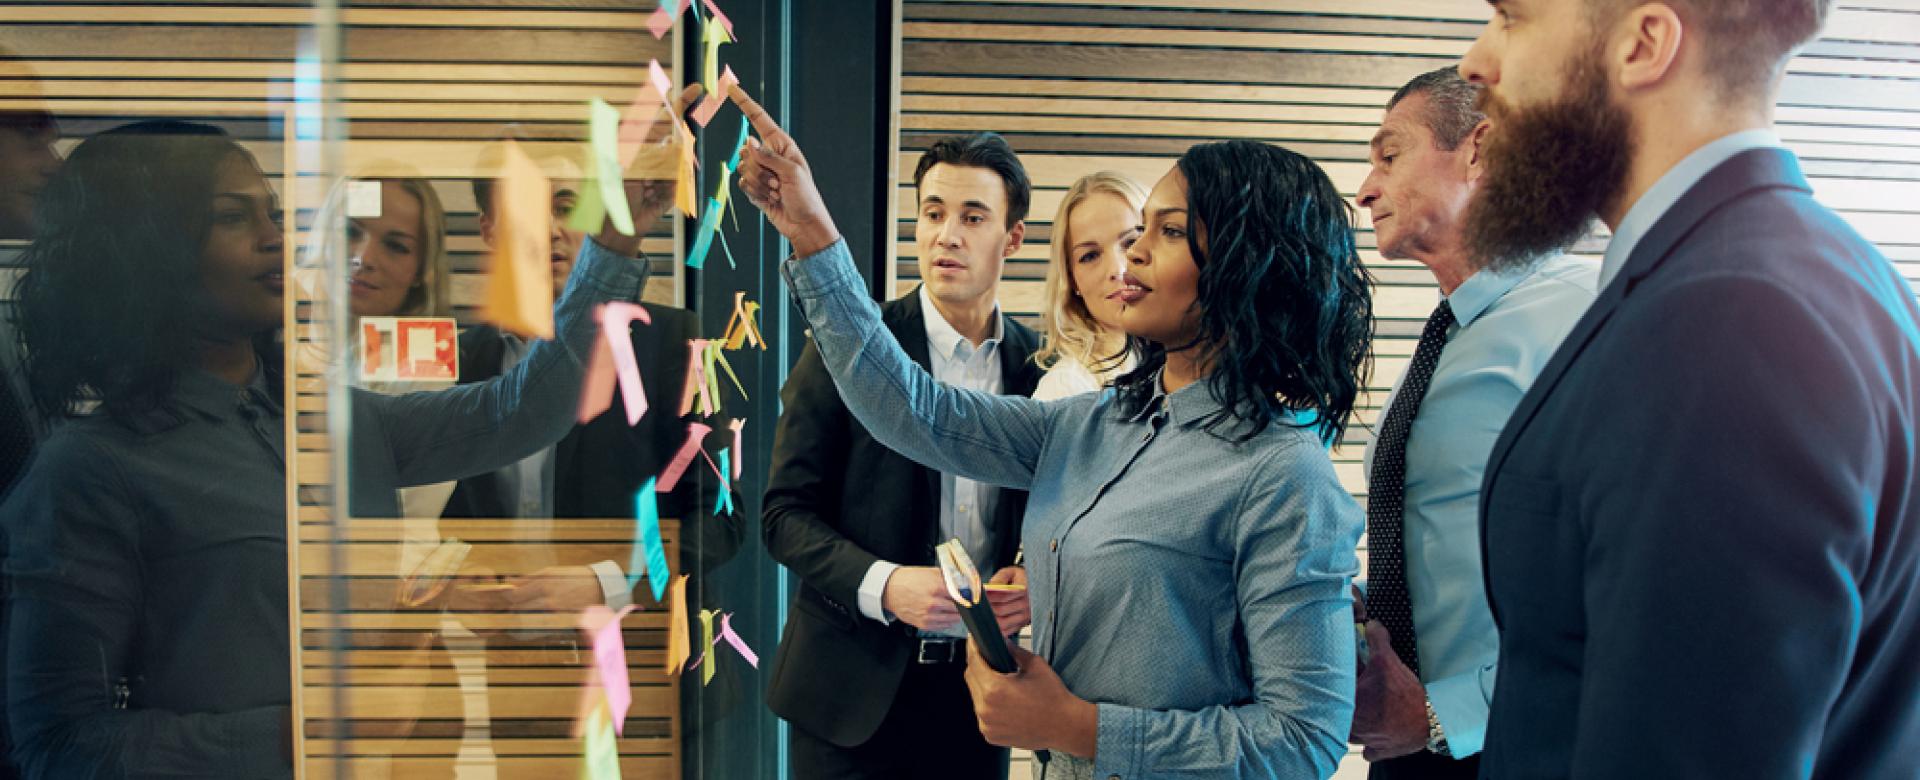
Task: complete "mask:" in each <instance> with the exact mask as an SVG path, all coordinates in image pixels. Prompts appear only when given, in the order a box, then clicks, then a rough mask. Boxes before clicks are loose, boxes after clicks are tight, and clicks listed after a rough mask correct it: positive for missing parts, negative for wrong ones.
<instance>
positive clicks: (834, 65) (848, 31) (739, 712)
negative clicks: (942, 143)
mask: <svg viewBox="0 0 1920 780" xmlns="http://www.w3.org/2000/svg"><path fill="white" fill-rule="evenodd" d="M721 7H722V9H723V10H724V11H725V12H726V13H727V15H728V17H729V18H731V19H732V20H733V23H734V29H735V31H736V34H737V35H738V37H739V42H738V43H734V44H729V45H726V46H723V47H721V61H722V62H724V63H725V64H727V65H730V66H731V67H732V68H733V70H734V72H735V73H736V74H738V75H739V77H740V79H741V83H742V85H743V86H745V87H746V89H747V90H748V91H749V92H750V93H752V94H753V95H754V96H755V98H756V99H758V100H759V101H760V102H761V104H762V105H764V106H766V107H767V110H768V111H769V112H770V113H772V114H773V116H774V117H775V118H776V119H777V120H779V121H780V122H781V123H782V125H783V126H784V127H786V128H787V130H788V131H789V132H790V133H792V134H793V136H794V137H795V138H796V139H797V140H798V141H799V143H800V145H801V148H803V149H805V150H806V153H807V158H808V161H809V162H810V163H811V164H812V166H813V169H814V174H815V177H816V179H817V180H818V181H819V184H820V190H821V193H822V194H823V196H824V197H825V199H826V203H827V206H828V207H829V208H831V209H832V211H833V216H834V220H835V222H836V224H837V225H838V226H839V228H840V230H841V232H842V233H843V234H844V235H845V236H846V238H847V242H848V244H849V245H850V248H851V249H852V250H853V253H854V257H855V258H857V259H858V261H859V262H860V264H861V270H862V272H863V273H864V274H865V275H866V276H867V278H868V280H869V282H870V284H871V285H872V286H873V289H875V290H876V292H878V291H879V288H880V286H881V285H883V284H884V283H885V279H886V274H885V271H884V268H883V266H884V264H885V262H886V252H885V247H886V245H885V244H884V243H881V241H882V240H883V239H882V236H883V228H884V227H885V225H884V223H885V220H886V211H885V205H886V202H885V201H884V200H882V198H884V197H888V196H890V195H891V192H890V190H889V188H888V186H887V181H886V176H887V159H886V158H887V154H888V144H887V135H888V133H889V127H888V112H889V106H890V103H891V97H890V95H891V91H892V83H891V81H892V75H891V63H892V56H893V55H892V51H891V41H892V29H893V27H892V26H893V24H894V20H893V18H892V17H893V3H892V2H891V0H870V1H869V2H853V1H841V0H836V1H835V2H820V1H819V0H721ZM690 29H691V28H690ZM687 37H688V40H687V48H686V50H685V51H684V52H683V55H684V57H685V60H684V61H685V62H686V63H688V65H689V67H692V68H695V70H693V71H692V72H693V73H696V74H697V73H698V72H699V71H698V69H697V68H698V67H699V65H700V58H701V57H702V56H704V52H703V51H702V50H701V48H700V47H699V41H698V38H697V36H695V35H689V36H687ZM742 121H743V118H742V116H741V115H740V112H739V111H738V110H736V109H734V108H732V107H728V108H727V109H726V110H723V111H722V112H721V113H720V115H719V116H718V117H717V118H716V119H715V120H714V121H713V123H712V124H710V125H708V127H707V128H706V129H705V130H703V131H701V132H700V136H701V148H700V159H701V169H700V177H699V179H700V203H701V208H703V209H704V208H705V204H706V198H707V196H709V195H711V194H713V192H714V191H715V187H716V186H717V178H716V177H717V175H718V173H719V169H720V165H721V163H723V162H725V161H726V160H727V158H728V157H730V156H731V155H732V153H733V149H732V146H733V142H734V140H735V139H737V138H738V137H739V132H740V123H741V122H742ZM730 186H731V185H730ZM733 195H734V198H735V204H736V206H737V207H738V208H739V211H738V220H737V224H738V226H739V227H738V229H735V228H734V225H735V224H736V220H735V219H734V218H733V217H728V218H727V219H725V220H723V221H722V224H721V232H722V234H723V235H724V236H725V237H726V243H727V245H728V246H729V247H731V249H732V254H733V258H734V260H735V262H736V265H735V266H733V267H729V266H728V263H727V260H726V256H725V254H724V253H722V252H720V251H719V248H718V246H717V245H716V247H715V249H714V252H713V254H711V255H709V256H708V258H707V261H706V267H705V268H704V269H703V270H700V271H692V270H691V269H690V270H689V272H688V287H687V290H688V295H687V302H688V305H689V306H690V307H692V308H694V309H696V310H697V311H699V312H700V320H701V323H702V325H703V327H704V328H705V329H706V333H707V335H708V336H711V337H718V336H719V335H720V333H721V329H722V328H724V327H725V325H726V322H727V319H728V317H729V316H730V315H731V313H732V310H733V296H734V293H735V292H736V291H744V292H745V293H746V294H747V297H748V298H749V299H751V300H755V301H758V302H760V304H761V306H762V315H761V316H762V320H761V326H762V329H763V332H764V333H765V334H766V335H767V337H768V338H769V340H770V346H771V348H770V349H768V350H767V351H765V352H759V351H741V352H733V353H729V359H730V361H731V362H732V365H733V368H734V370H735V371H736V372H737V373H738V374H739V377H740V382H741V384H742V385H744V386H745V387H746V390H747V392H748V393H749V397H750V400H749V401H746V402H744V403H740V402H735V401H734V400H733V396H732V395H731V391H726V392H725V393H723V394H725V395H727V397H728V398H729V402H728V405H727V408H726V410H725V412H724V414H725V416H726V417H743V416H744V417H746V418H747V420H748V423H747V429H746V442H745V445H744V448H745V450H746V452H745V453H741V454H740V455H739V456H743V457H745V458H746V461H745V463H744V471H743V474H742V477H741V480H740V485H739V488H740V495H739V499H740V500H739V502H738V505H737V508H738V510H739V516H738V519H739V521H740V522H742V523H744V524H746V535H747V537H748V541H747V543H746V545H745V546H743V548H742V549H741V551H740V554H739V555H738V556H736V558H735V559H734V560H732V561H730V562H728V563H726V564H725V565H723V566H722V567H720V568H719V569H717V570H715V571H714V572H712V573H711V574H710V576H709V577H707V581H708V584H707V586H706V587H707V588H710V589H713V591H714V593H715V595H717V596H718V597H719V598H720V600H721V601H722V602H723V603H722V605H721V606H723V607H724V608H725V609H727V610H729V611H732V612H734V613H735V617H734V620H733V625H734V627H735V628H736V629H737V630H738V631H740V633H741V634H742V635H743V636H745V637H747V638H748V640H749V642H751V643H752V644H753V646H754V649H755V650H757V651H758V652H759V654H760V657H761V664H760V670H759V671H758V673H754V674H749V673H748V672H751V670H746V669H745V667H744V665H743V664H737V666H736V668H737V669H739V670H742V675H741V676H740V677H739V678H738V679H737V680H736V681H735V685H734V686H733V687H734V688H735V690H732V691H719V690H712V691H711V692H710V693H706V694H704V695H703V696H702V700H701V706H702V707H703V708H706V709H707V710H708V711H707V712H704V713H692V712H690V713H687V717H688V718H689V719H690V720H691V719H701V720H704V721H706V724H705V725H703V726H702V727H701V730H700V732H699V735H698V738H697V744H696V745H694V746H691V748H692V749H690V750H688V752H687V754H686V756H685V766H686V769H687V771H686V775H687V776H688V777H702V778H735V777H762V778H773V777H784V776H785V772H786V768H785V766H784V763H785V762H784V758H785V751H784V746H785V741H784V739H782V738H781V734H782V732H783V729H784V726H783V725H782V724H781V723H780V721H779V720H778V719H776V718H775V717H774V716H773V714H772V713H771V712H770V711H768V710H767V708H766V704H765V691H766V683H767V679H768V673H769V671H770V670H771V668H772V663H773V659H774V656H775V652H776V649H777V647H778V643H779V637H780V629H781V627H782V626H783V624H784V617H785V612H786V608H787V605H788V601H789V594H791V592H792V583H791V581H790V580H791V578H790V575H788V574H787V573H786V571H785V570H784V569H781V568H780V567H779V566H778V565H777V564H775V563H774V562H773V561H772V560H771V559H770V558H768V557H767V554H766V549H765V547H764V545H762V544H761V543H760V507H761V494H762V493H763V492H764V490H765V487H766V476H767V470H768V466H769V460H770V454H771V452H772V448H773V431H774V424H775V422H776V421H777V420H778V419H779V413H780V406H779V391H780V386H781V385H782V383H784V382H785V380H786V376H787V371H788V369H789V368H790V367H791V366H792V365H793V363H794V361H795V360H797V359H798V358H799V355H800V349H801V346H802V345H803V344H804V343H805V342H804V340H803V339H804V338H805V336H804V334H805V327H806V326H805V323H804V320H803V318H801V317H800V316H799V314H798V312H796V311H795V310H794V308H793V306H792V304H791V302H790V301H789V299H788V298H787V292H786V289H785V285H784V284H783V282H782V280H781V278H780V275H779V268H778V263H779V262H780V261H781V260H782V259H783V258H784V257H785V256H786V253H787V252H788V250H789V248H788V246H787V244H786V242H785V241H784V240H783V239H782V238H781V237H780V236H779V234H778V233H776V232H774V231H773V230H772V229H771V228H770V227H768V226H767V225H766V224H765V223H764V222H763V221H762V220H761V219H760V216H759V213H758V212H757V211H755V210H754V209H753V207H752V206H751V205H750V204H748V203H747V202H746V199H745V198H744V197H743V196H741V195H740V192H739V189H738V187H735V188H734V191H733ZM691 233H692V226H691V224H689V227H688V234H689V236H691ZM689 241H691V238H689ZM716 244H717V242H716ZM722 424H724V423H722ZM697 652H698V651H697V650H696V653H697ZM727 660H728V661H730V662H736V663H737V662H738V660H739V659H737V658H728V659H727ZM681 684H682V685H699V684H700V683H699V674H698V673H697V672H696V673H692V674H688V675H686V676H685V677H684V678H683V679H682V681H681ZM714 685H715V688H718V687H720V685H721V683H720V681H718V680H716V681H715V684H714Z"/></svg>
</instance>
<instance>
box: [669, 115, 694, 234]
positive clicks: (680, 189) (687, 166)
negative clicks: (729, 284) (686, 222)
mask: <svg viewBox="0 0 1920 780" xmlns="http://www.w3.org/2000/svg"><path fill="white" fill-rule="evenodd" d="M676 124H677V121H676ZM687 148H692V147H691V146H689V147H687ZM693 188H694V184H693V163H692V162H689V161H687V160H682V161H681V162H680V170H679V172H678V173H676V174H675V175H674V182H673V205H674V206H675V207H678V208H679V209H680V213H682V214H685V215H687V218H688V219H692V218H694V217H697V216H700V212H699V209H698V207H697V206H695V204H694V200H695V198H696V195H695V194H694V191H693ZM695 267H696V268H697V267H698V266H695Z"/></svg>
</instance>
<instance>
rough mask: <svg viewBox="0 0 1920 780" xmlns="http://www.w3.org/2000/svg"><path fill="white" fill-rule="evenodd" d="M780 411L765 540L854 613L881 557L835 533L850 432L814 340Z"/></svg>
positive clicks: (781, 558)
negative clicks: (862, 588)
mask: <svg viewBox="0 0 1920 780" xmlns="http://www.w3.org/2000/svg"><path fill="white" fill-rule="evenodd" d="M780 403H781V408H782V409H784V410H785V411H784V412H783V413H782V414H781V415H780V422H779V424H778V428H777V429H776V430H775V431H774V435H773V469H772V473H771V474H769V475H768V477H767V493H766V498H765V501H764V502H763V508H762V510H761V518H760V533H761V535H762V536H763V537H764V541H765V542H766V545H767V553H768V554H769V555H771V556H773V559H774V560H775V561H778V562H780V563H781V564H782V565H784V566H786V567H787V568H789V569H792V570H793V572H794V573H795V574H798V575H799V576H800V579H801V580H803V581H805V582H806V583H807V584H808V585H811V586H813V587H814V588H815V589H818V590H820V591H822V592H824V593H825V594H826V595H827V597H828V598H831V599H833V600H835V601H837V602H840V603H841V604H845V605H848V606H849V607H851V605H853V604H856V603H858V594H859V590H860V578H861V577H864V576H866V573H867V569H869V568H871V567H872V566H873V564H874V562H875V561H878V560H879V557H878V556H876V555H874V554H873V553H871V552H868V551H867V550H866V549H864V548H862V547H861V546H860V545H858V544H855V543H854V542H853V541H852V540H850V539H848V538H847V537H846V536H845V535H844V534H842V533H841V532H840V531H839V530H838V528H837V527H836V522H835V521H836V520H837V519H838V517H837V515H838V514H839V511H840V495H841V489H842V482H843V480H844V479H845V476H846V469H847V452H848V441H847V439H848V433H849V431H850V429H851V425H850V424H849V419H848V415H847V409H846V407H845V406H843V405H841V403H840V395H839V393H837V392H835V391H834V388H833V379H832V378H831V377H829V376H827V368H826V365H825V364H823V363H821V362H820V352H819V350H817V349H815V348H814V345H813V342H812V341H811V340H809V341H808V342H807V345H806V347H805V348H804V349H803V350H802V351H801V352H800V362H799V363H798V364H796V365H795V366H794V367H793V372H792V373H791V374H789V375H788V376H787V384H786V386H785V387H782V388H781V389H780Z"/></svg>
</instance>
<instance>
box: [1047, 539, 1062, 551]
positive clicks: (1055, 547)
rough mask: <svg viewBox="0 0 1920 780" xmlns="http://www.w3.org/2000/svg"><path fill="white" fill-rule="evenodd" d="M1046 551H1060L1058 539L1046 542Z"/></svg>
mask: <svg viewBox="0 0 1920 780" xmlns="http://www.w3.org/2000/svg"><path fill="white" fill-rule="evenodd" d="M1047 551H1048V552H1059V551H1060V540H1059V539H1055V540H1053V541H1051V542H1048V543H1047Z"/></svg>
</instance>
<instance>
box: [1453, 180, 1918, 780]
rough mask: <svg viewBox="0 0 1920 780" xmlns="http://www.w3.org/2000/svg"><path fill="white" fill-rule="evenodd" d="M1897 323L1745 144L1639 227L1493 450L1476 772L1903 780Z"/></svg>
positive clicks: (1911, 555)
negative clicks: (1487, 689) (1492, 638)
mask: <svg viewBox="0 0 1920 780" xmlns="http://www.w3.org/2000/svg"><path fill="white" fill-rule="evenodd" d="M1917 319H1920V311H1917V310H1916V307H1915V305H1914V298H1913V291H1912V290H1911V289H1910V288H1909V287H1908V285H1907V283H1906V281H1905V280H1903V279H1902V278H1901V277H1900V275H1899V274H1898V273H1896V272H1895V270H1894V268H1893V267H1892V266H1891V265H1890V264H1888V262H1887V260H1886V258H1884V257H1883V256H1881V254H1880V253H1879V252H1878V251H1877V250H1875V249H1874V247H1873V246H1872V245H1870V244H1869V243H1867V241H1866V240H1864V239H1862V238H1861V237H1860V236H1859V235H1858V234H1857V233H1855V232H1854V231H1853V229H1852V228H1850V227H1849V226H1848V225H1847V224H1846V223H1845V222H1843V221H1841V220H1840V218H1839V217H1837V216H1836V215H1835V214H1833V212H1831V211H1829V210H1828V209H1826V208H1825V207H1822V206H1821V205H1819V204H1817V203H1815V202H1814V200H1813V198H1812V194H1811V192H1810V190H1809V188H1808V186H1807V182H1806V179H1805V178H1804V177H1803V176H1802V175H1801V173H1800V170H1799V165H1798V163H1797V162H1796V161H1795V159H1794V158H1793V156H1792V155H1791V154H1789V153H1787V152H1785V151H1782V150H1778V149H1761V150H1751V151H1747V152H1743V153H1741V154H1738V155H1736V156H1735V157H1733V158H1732V159H1730V160H1728V161H1727V162H1725V163H1723V164H1721V165H1720V166H1719V167H1717V168H1715V169H1714V170H1713V171H1711V172H1710V173H1709V174H1708V175H1707V176H1706V177H1705V178H1704V179H1702V180H1701V181H1700V182H1699V183H1698V184H1696V185H1695V186H1694V187H1693V188H1692V189H1691V190H1689V191H1688V192H1687V194H1686V195H1684V196H1683V197H1682V198H1681V199H1680V200H1679V202H1678V203H1677V204H1675V205H1674V207H1673V208H1672V209H1670V210H1669V211H1668V212H1667V213H1666V214H1665V215H1663V216H1662V217H1660V219H1659V220H1658V221H1657V222H1656V223H1655V224H1654V226H1653V228H1652V229H1651V230H1650V231H1649V232H1648V233H1647V234H1646V236H1645V237H1644V238H1643V239H1642V240H1641V242H1640V243H1639V245H1638V246H1637V247H1636V248H1635V250H1634V251H1633V254H1632V255H1631V256H1630V257H1629V258H1628V259H1627V261H1626V263H1625V265H1624V267H1623V268H1622V270H1621V272H1620V274H1619V275H1618V277H1617V278H1615V279H1614V281H1613V282H1612V283H1611V284H1609V285H1608V286H1607V288H1606V289H1605V290H1603V291H1602V292H1601V294H1600V297H1599V299H1598V300H1597V301H1596V302H1595V303H1594V305H1593V308H1592V309H1591V310H1589V311H1588V312H1587V314H1586V316H1585V317H1584V318H1583V319H1582V320H1581V321H1580V323H1579V324H1578V325H1577V326H1575V328H1574V330H1573V332H1572V333H1571V334H1570V335H1569V336H1568V337H1567V339H1566V341H1565V342H1564V343H1563V344H1562V345H1561V347H1560V350H1559V351H1558V352H1557V353H1556V354H1555V355H1554V357H1553V360H1552V361H1551V362H1550V363H1548V365H1547V367H1546V369H1545V370H1544V371H1543V373H1542V374H1541V375H1540V378H1539V380H1538V381H1537V382H1536V383H1535V384H1534V386H1533V388H1532V390H1531V392H1529V393H1528V394H1527V396H1526V398H1525V399H1524V400H1522V401H1521V403H1520V406H1519V408H1518V409H1516V410H1515V412H1514V415H1513V417H1512V419H1511V420H1510V421H1509V422H1508V423H1507V427H1506V430H1505V431H1504V432H1503V433H1502V435H1501V437H1500V441H1499V443H1498V444H1497V445H1495V447H1494V451H1493V456H1492V459H1491V461H1490V462H1489V464H1488V466H1489V468H1488V469H1487V477H1486V482H1485V485H1484V488H1483V490H1484V492H1483V494H1482V495H1483V496H1484V499H1483V503H1482V508H1481V538H1482V545H1483V550H1482V553H1483V557H1484V560H1485V563H1486V567H1485V577H1486V582H1487V590H1488V595H1489V597H1490V600H1491V603H1492V606H1493V614H1494V619H1495V621H1496V623H1497V624H1498V625H1499V626H1500V630H1501V634H1500V679H1499V682H1498V684H1497V686H1496V687H1495V690H1494V697H1493V709H1492V715H1491V720H1490V722H1489V724H1488V733H1487V746H1486V752H1485V754H1484V757H1483V763H1482V774H1483V775H1484V776H1487V777H1528V778H1532V777H1569V776H1578V777H1600V778H1629V777H1630V778H1648V777H1730V778H1731V777H1738V778H1785V777H1846V778H1895V777H1899V778H1909V779H1910V778H1914V777H1920V538H1916V537H1917V536H1920V526H1917V524H1920V461H1916V457H1917V454H1916V442H1915V416H1916V414H1917V413H1920V334H1916V329H1915V322H1916V320H1917Z"/></svg>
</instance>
